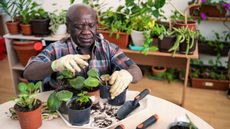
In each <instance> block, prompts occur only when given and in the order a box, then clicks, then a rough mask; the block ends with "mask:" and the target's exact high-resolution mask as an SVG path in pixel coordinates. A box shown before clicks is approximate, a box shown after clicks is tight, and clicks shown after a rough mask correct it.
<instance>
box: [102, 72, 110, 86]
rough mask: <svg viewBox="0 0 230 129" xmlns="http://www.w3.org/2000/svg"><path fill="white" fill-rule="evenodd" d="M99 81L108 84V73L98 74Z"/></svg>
mask: <svg viewBox="0 0 230 129" xmlns="http://www.w3.org/2000/svg"><path fill="white" fill-rule="evenodd" d="M100 79H101V81H102V82H101V83H102V84H103V85H105V86H109V80H110V75H109V74H104V75H101V76H100Z"/></svg>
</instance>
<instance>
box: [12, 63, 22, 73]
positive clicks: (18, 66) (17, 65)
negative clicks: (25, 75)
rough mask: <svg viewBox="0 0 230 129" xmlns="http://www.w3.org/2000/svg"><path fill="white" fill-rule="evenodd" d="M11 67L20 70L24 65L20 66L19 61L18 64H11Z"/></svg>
mask: <svg viewBox="0 0 230 129" xmlns="http://www.w3.org/2000/svg"><path fill="white" fill-rule="evenodd" d="M12 69H13V70H21V71H24V70H25V67H24V66H22V65H21V64H20V63H18V64H16V65H14V66H12Z"/></svg>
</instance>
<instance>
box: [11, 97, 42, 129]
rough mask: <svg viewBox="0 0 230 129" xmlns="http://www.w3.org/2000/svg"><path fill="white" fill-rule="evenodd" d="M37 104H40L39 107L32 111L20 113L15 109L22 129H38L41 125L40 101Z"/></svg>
mask: <svg viewBox="0 0 230 129" xmlns="http://www.w3.org/2000/svg"><path fill="white" fill-rule="evenodd" d="M39 102H40V106H39V107H38V108H36V109H35V110H33V111H29V112H20V111H17V110H16V108H15V110H16V112H17V115H18V119H19V122H20V126H21V128H22V129H38V128H39V127H40V126H41V125H42V117H41V107H42V104H41V101H40V100H39ZM14 107H15V106H14Z"/></svg>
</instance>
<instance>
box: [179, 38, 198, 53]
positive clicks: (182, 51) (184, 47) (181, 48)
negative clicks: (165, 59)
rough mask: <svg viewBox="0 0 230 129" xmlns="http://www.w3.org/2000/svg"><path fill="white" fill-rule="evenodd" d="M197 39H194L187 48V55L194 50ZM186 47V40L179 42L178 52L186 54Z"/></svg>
mask: <svg viewBox="0 0 230 129" xmlns="http://www.w3.org/2000/svg"><path fill="white" fill-rule="evenodd" d="M197 41H198V40H197V39H195V40H194V44H193V46H192V47H191V48H190V49H189V50H188V53H187V54H188V55H191V54H193V52H194V51H195V49H196V44H197ZM186 48H187V43H186V42H183V43H181V44H180V46H179V52H180V53H182V54H186Z"/></svg>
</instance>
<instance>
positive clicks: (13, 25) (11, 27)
mask: <svg viewBox="0 0 230 129" xmlns="http://www.w3.org/2000/svg"><path fill="white" fill-rule="evenodd" d="M6 26H7V29H8V31H9V33H10V34H13V35H14V34H19V31H20V29H19V22H18V21H15V22H11V21H7V22H6Z"/></svg>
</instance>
